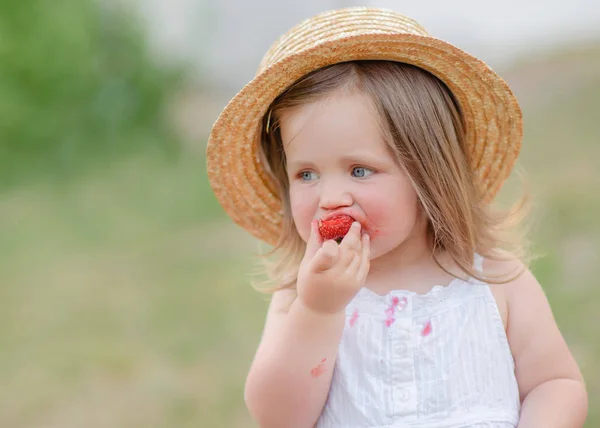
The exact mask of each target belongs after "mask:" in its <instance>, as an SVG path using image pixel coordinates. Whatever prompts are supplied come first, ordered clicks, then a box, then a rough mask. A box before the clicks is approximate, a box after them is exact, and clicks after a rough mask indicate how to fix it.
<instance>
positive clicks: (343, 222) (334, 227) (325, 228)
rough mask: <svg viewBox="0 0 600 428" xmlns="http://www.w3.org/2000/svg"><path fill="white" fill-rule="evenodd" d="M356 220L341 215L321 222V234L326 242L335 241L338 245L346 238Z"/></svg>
mask: <svg viewBox="0 0 600 428" xmlns="http://www.w3.org/2000/svg"><path fill="white" fill-rule="evenodd" d="M353 222H354V219H353V218H352V217H350V216H349V215H346V214H341V215H338V216H335V217H332V218H330V219H327V220H319V233H320V234H321V236H322V237H323V239H324V240H325V241H326V240H328V239H335V240H336V241H337V242H338V243H339V242H341V240H342V238H343V237H344V236H346V233H348V231H349V230H350V226H352V223H353Z"/></svg>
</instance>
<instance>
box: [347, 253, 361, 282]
mask: <svg viewBox="0 0 600 428" xmlns="http://www.w3.org/2000/svg"><path fill="white" fill-rule="evenodd" d="M350 254H352V260H350V263H349V264H348V267H347V268H346V272H348V274H350V275H351V276H352V277H356V274H357V273H358V271H359V269H360V265H361V263H362V255H360V254H356V253H350Z"/></svg>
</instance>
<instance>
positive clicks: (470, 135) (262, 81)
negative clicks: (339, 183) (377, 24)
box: [207, 33, 523, 245]
mask: <svg viewBox="0 0 600 428" xmlns="http://www.w3.org/2000/svg"><path fill="white" fill-rule="evenodd" d="M355 60H388V61H397V62H402V63H407V64H411V65H414V66H417V67H420V68H422V69H424V70H426V71H428V72H430V73H431V74H433V75H434V76H436V77H437V78H439V79H440V80H441V81H442V82H444V83H445V84H446V85H447V86H448V88H449V89H450V91H451V92H452V93H453V94H454V96H455V98H456V100H457V102H458V104H459V107H460V110H461V114H462V116H463V121H464V125H465V131H466V136H465V144H466V152H467V153H466V154H467V159H468V161H469V165H470V167H471V169H472V171H473V174H474V179H475V182H476V187H477V188H478V190H479V191H480V194H481V197H482V198H483V200H484V201H486V202H489V201H491V200H492V199H493V198H494V196H495V195H496V193H497V192H498V191H499V189H500V187H501V186H502V184H503V182H504V181H505V180H506V178H507V177H508V175H509V174H510V171H511V169H512V168H513V166H514V163H515V161H516V159H517V157H518V154H519V152H520V149H521V140H522V135H523V131H522V113H521V109H520V107H519V104H518V102H517V100H516V98H515V96H514V95H513V93H512V91H511V90H510V88H509V86H508V85H507V84H506V82H505V81H504V80H503V79H502V78H500V77H499V76H498V75H497V74H496V73H495V72H494V71H493V70H492V69H491V68H489V67H488V66H487V64H485V63H484V62H483V61H481V60H479V59H477V58H475V57H473V56H471V55H470V54H468V53H466V52H464V51H463V50H461V49H459V48H457V47H455V46H453V45H451V44H449V43H447V42H444V41H443V40H440V39H437V38H435V37H429V36H420V35H414V34H377V33H374V34H373V33H372V34H359V35H348V36H346V37H341V38H338V39H336V40H333V41H325V42H323V43H320V44H318V45H316V46H314V47H311V48H308V49H306V50H302V51H300V52H296V53H293V54H290V55H289V56H286V57H285V58H283V59H282V60H280V61H278V62H275V63H274V64H272V65H271V66H269V67H268V68H266V69H265V70H263V71H262V72H260V73H259V74H258V75H257V76H256V77H255V78H254V79H253V80H252V81H250V82H249V83H248V84H247V85H246V86H244V87H243V88H242V90H241V91H240V92H239V93H238V94H237V95H236V96H235V97H234V98H233V99H232V100H231V101H230V102H229V103H228V105H227V106H226V107H225V109H224V110H223V111H222V113H221V114H220V116H219V117H218V119H217V121H216V122H215V124H214V126H213V129H212V132H211V134H210V137H209V140H208V145H207V169H208V177H209V181H210V185H211V187H212V189H213V191H214V193H215V195H216V197H217V199H218V201H219V202H220V203H221V205H222V206H223V209H224V210H225V211H226V212H227V214H228V215H229V216H231V218H232V219H233V220H234V221H235V222H236V223H237V224H238V225H240V226H241V227H243V228H244V229H246V230H247V231H248V232H250V233H251V234H252V235H253V236H255V237H256V238H258V239H260V240H262V241H265V242H267V243H268V244H271V245H275V244H276V243H277V241H278V239H279V235H280V233H281V224H282V204H281V201H280V200H279V198H278V196H277V191H276V186H275V184H274V183H272V182H271V180H270V178H269V176H268V175H267V174H266V172H265V171H264V170H263V168H262V166H261V164H260V160H259V157H258V151H257V150H258V143H259V138H260V135H261V127H262V124H263V121H262V118H263V116H264V115H265V113H266V112H267V110H268V108H269V106H270V104H271V103H272V102H273V100H274V99H275V98H276V97H277V96H278V95H280V94H281V93H282V92H283V91H284V90H285V89H286V88H287V87H289V86H290V85H291V84H293V83H294V82H295V81H296V80H298V79H299V78H301V77H302V76H304V75H306V74H308V73H309V72H311V71H313V70H316V69H319V68H322V67H325V66H328V65H332V64H335V63H339V62H348V61H355Z"/></svg>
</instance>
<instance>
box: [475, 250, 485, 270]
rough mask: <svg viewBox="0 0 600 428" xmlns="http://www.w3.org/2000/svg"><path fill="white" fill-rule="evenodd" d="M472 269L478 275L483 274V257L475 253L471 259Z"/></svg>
mask: <svg viewBox="0 0 600 428" xmlns="http://www.w3.org/2000/svg"><path fill="white" fill-rule="evenodd" d="M473 267H474V268H475V270H476V271H477V272H479V273H482V272H483V256H481V255H480V254H478V253H475V255H474V257H473Z"/></svg>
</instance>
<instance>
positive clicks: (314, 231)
mask: <svg viewBox="0 0 600 428" xmlns="http://www.w3.org/2000/svg"><path fill="white" fill-rule="evenodd" d="M321 245H323V238H322V237H321V234H320V233H319V225H318V220H313V221H312V222H311V223H310V236H309V237H308V241H307V242H306V252H305V255H304V257H306V258H307V259H308V260H311V259H312V258H313V257H314V255H315V254H316V253H317V251H318V250H319V248H321Z"/></svg>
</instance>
